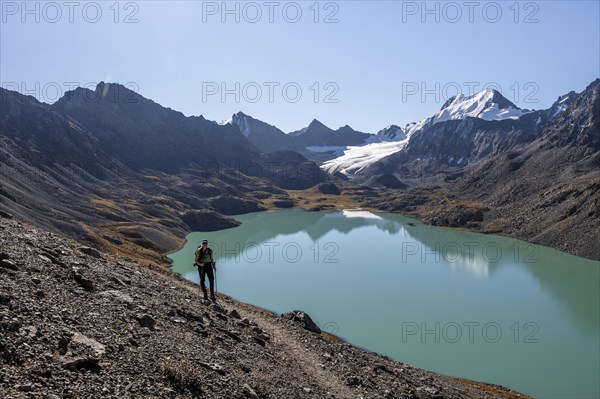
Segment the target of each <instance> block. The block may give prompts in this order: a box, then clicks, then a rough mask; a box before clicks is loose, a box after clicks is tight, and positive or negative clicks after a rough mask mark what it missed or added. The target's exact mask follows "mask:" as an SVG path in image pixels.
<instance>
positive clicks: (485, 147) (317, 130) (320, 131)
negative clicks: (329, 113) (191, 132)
mask: <svg viewBox="0 0 600 399" xmlns="http://www.w3.org/2000/svg"><path fill="white" fill-rule="evenodd" d="M575 97H576V93H575V92H570V93H568V94H566V95H564V96H561V97H559V98H558V100H557V101H556V102H555V103H554V104H553V105H552V106H551V107H550V108H549V109H547V110H538V111H530V110H524V109H520V108H518V107H517V106H516V105H514V104H513V103H512V102H510V101H509V100H508V99H506V98H505V97H503V96H502V94H500V93H499V92H498V91H496V90H491V89H489V90H484V91H481V92H479V93H476V94H473V95H470V96H465V95H458V96H454V97H452V98H450V99H448V101H446V102H445V103H444V105H443V106H442V108H441V109H440V111H438V112H437V113H435V114H434V115H432V116H430V117H428V118H425V119H423V120H421V121H420V122H416V123H415V122H413V123H410V124H407V125H406V126H405V127H404V128H401V127H399V126H396V125H392V126H388V127H386V128H384V129H382V130H380V131H379V132H378V133H377V134H368V133H363V132H358V131H355V130H354V129H352V128H351V127H349V126H348V125H346V126H343V127H341V128H339V129H337V130H333V129H331V128H329V127H327V126H325V125H324V124H322V123H321V122H319V121H318V120H316V119H315V120H313V121H312V122H311V123H310V124H309V125H308V126H307V127H305V128H303V129H301V130H298V131H294V132H290V133H288V134H286V133H284V132H283V131H281V130H280V129H278V128H276V127H275V126H272V125H269V124H267V123H265V122H262V121H260V120H257V119H254V118H252V117H250V116H248V115H245V114H243V113H241V112H239V113H237V114H235V115H233V117H232V118H231V119H229V120H227V121H225V122H223V124H224V125H236V126H238V128H239V129H240V131H241V132H242V134H243V135H244V136H245V137H246V138H248V140H249V141H250V142H251V143H252V144H254V145H255V146H256V147H258V148H260V149H261V150H262V151H263V152H271V151H280V150H293V151H297V152H300V153H301V154H303V155H304V156H305V157H307V158H308V159H311V160H314V161H315V162H319V163H321V164H322V167H323V169H324V170H325V171H327V172H328V173H331V174H335V173H337V172H341V173H343V174H344V175H346V176H350V177H351V176H354V175H356V174H368V175H373V174H378V173H384V172H385V173H389V172H393V169H394V168H393V167H392V166H390V164H391V163H394V162H395V161H394V160H393V159H386V160H385V161H384V162H383V163H382V164H381V163H380V162H379V161H382V160H383V159H384V158H388V157H390V156H395V157H399V158H400V160H399V161H398V162H397V163H398V164H402V163H404V162H406V159H407V158H406V157H407V156H408V158H410V157H411V154H412V157H413V158H422V157H427V156H428V154H426V151H423V150H427V151H429V152H430V154H429V155H431V156H433V152H435V151H437V150H436V148H438V147H443V148H444V150H445V151H446V152H447V154H445V156H446V159H447V160H448V162H449V163H455V164H460V163H462V164H467V163H468V162H470V161H472V160H473V159H478V158H480V157H482V156H487V155H491V154H494V153H497V152H499V151H503V150H505V149H506V148H507V147H510V146H511V145H514V144H516V143H522V142H526V141H531V140H532V139H533V138H534V137H535V135H536V133H537V132H539V131H541V130H542V129H543V128H544V126H546V124H547V123H548V122H549V121H551V120H552V119H554V118H556V117H557V116H558V115H559V114H560V113H561V112H562V111H564V110H565V109H567V108H568V107H569V105H570V104H571V103H572V102H573V100H574V98H575ZM460 121H467V122H465V123H461V122H460ZM488 122H489V123H488ZM457 129H458V130H460V131H461V134H463V135H466V136H468V137H466V136H465V137H464V138H465V139H464V140H459V142H456V143H451V145H450V146H448V144H449V143H448V139H449V137H450V136H453V135H455V133H456V130H457ZM503 132H509V133H510V132H519V133H518V134H512V133H511V134H508V135H507V134H503ZM415 133H418V134H417V135H416V136H415V138H414V139H412V140H410V138H411V137H412V136H413V135H414V134H415ZM409 141H411V144H410V145H408V143H409ZM456 146H458V147H460V148H457V147H456ZM405 147H406V149H405ZM419 147H422V148H421V149H419ZM404 149H405V150H404ZM403 150H404V151H403ZM405 153H408V154H409V155H406V156H405ZM401 154H402V155H401ZM441 156H443V154H441V153H438V154H436V157H438V158H439V157H441Z"/></svg>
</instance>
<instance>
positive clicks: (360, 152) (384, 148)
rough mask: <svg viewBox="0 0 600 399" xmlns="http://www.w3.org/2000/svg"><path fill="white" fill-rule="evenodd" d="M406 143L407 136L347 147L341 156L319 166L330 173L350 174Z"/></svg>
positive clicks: (392, 152) (396, 150)
mask: <svg viewBox="0 0 600 399" xmlns="http://www.w3.org/2000/svg"><path fill="white" fill-rule="evenodd" d="M406 144H408V138H406V139H404V140H402V141H386V142H380V143H372V144H367V145H363V146H351V147H347V148H346V149H345V150H344V154H343V155H342V156H339V157H337V158H335V159H331V160H329V161H326V162H325V163H323V165H321V168H322V169H323V170H325V171H327V172H329V173H331V174H333V173H336V172H341V173H343V174H345V175H346V176H350V175H353V174H356V173H358V172H360V171H361V170H363V169H364V168H367V167H369V166H371V165H373V164H374V163H375V162H377V161H379V160H381V159H383V158H385V157H387V156H389V155H392V154H394V153H396V152H398V151H400V150H401V149H403V148H404V147H405V146H406Z"/></svg>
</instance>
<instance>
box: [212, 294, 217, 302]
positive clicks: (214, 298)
mask: <svg viewBox="0 0 600 399" xmlns="http://www.w3.org/2000/svg"><path fill="white" fill-rule="evenodd" d="M210 300H211V301H213V302H217V297H216V296H215V294H212V295H211V296H210Z"/></svg>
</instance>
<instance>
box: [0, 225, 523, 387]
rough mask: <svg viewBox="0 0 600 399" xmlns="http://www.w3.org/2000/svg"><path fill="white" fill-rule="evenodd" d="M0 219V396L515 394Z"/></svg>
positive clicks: (303, 317)
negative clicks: (213, 298) (212, 295)
mask: <svg viewBox="0 0 600 399" xmlns="http://www.w3.org/2000/svg"><path fill="white" fill-rule="evenodd" d="M198 294H199V289H198V287H197V286H195V285H194V284H192V283H190V282H188V281H186V280H184V279H183V278H182V277H180V276H178V275H176V274H174V273H171V272H169V271H164V270H161V269H159V268H149V267H148V266H144V265H141V264H139V263H136V262H134V261H132V260H130V259H127V258H122V257H119V256H116V255H109V254H105V253H101V252H99V251H98V250H96V249H94V248H90V247H87V246H82V244H80V243H78V242H76V241H74V240H72V239H69V238H66V237H63V236H61V235H59V234H56V233H50V232H47V231H44V230H42V229H40V228H37V227H33V226H31V225H29V224H25V223H22V222H20V221H17V220H15V219H14V218H12V217H10V215H8V214H3V215H2V216H1V217H0V398H11V399H13V398H15V399H17V398H53V399H58V398H86V399H88V398H122V397H132V398H192V397H200V398H328V397H330V398H524V397H525V396H523V395H520V394H518V393H516V392H513V391H509V390H507V389H504V388H501V387H496V386H492V385H485V384H480V383H475V382H472V381H466V380H459V379H456V378H452V377H447V376H441V375H437V374H434V373H431V372H428V371H424V370H421V369H417V368H414V367H412V366H409V365H406V364H402V363H399V362H395V361H392V360H390V359H388V358H386V357H385V356H380V355H378V354H375V353H371V352H366V351H364V350H361V349H358V348H355V347H352V346H351V345H349V344H348V343H345V342H342V341H341V340H339V339H336V338H335V337H333V336H330V335H328V334H326V333H319V330H318V327H316V326H315V325H314V324H313V323H312V321H311V320H310V317H308V315H305V314H304V313H303V312H300V311H294V312H290V313H286V314H284V315H281V316H277V315H274V314H271V313H269V312H267V311H264V310H261V309H258V308H255V307H253V306H251V305H247V304H243V303H240V302H237V301H235V300H233V299H231V298H229V297H227V296H226V295H222V294H219V295H218V301H217V302H218V303H217V304H214V303H211V302H208V301H204V300H202V299H201V298H200V296H199V295H198Z"/></svg>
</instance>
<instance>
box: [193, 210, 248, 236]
mask: <svg viewBox="0 0 600 399" xmlns="http://www.w3.org/2000/svg"><path fill="white" fill-rule="evenodd" d="M181 220H183V221H184V222H185V224H187V225H188V227H189V228H190V230H191V231H216V230H223V229H228V228H230V227H235V226H239V225H240V222H238V221H237V220H235V219H233V218H230V217H227V216H223V215H221V214H219V213H217V212H215V211H211V210H209V209H201V210H195V211H187V212H184V213H183V214H181Z"/></svg>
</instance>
